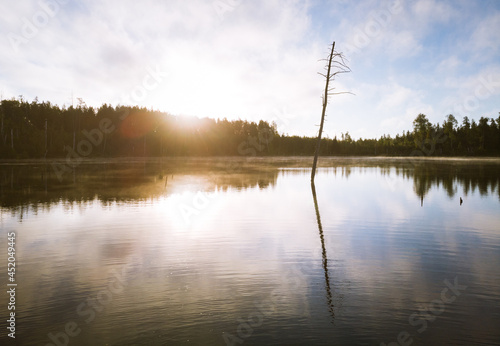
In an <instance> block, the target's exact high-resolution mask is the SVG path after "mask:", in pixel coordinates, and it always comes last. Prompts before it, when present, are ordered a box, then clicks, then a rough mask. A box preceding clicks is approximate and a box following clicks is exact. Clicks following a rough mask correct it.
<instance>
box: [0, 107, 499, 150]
mask: <svg viewBox="0 0 500 346" xmlns="http://www.w3.org/2000/svg"><path fill="white" fill-rule="evenodd" d="M315 147H316V138H315V137H300V136H289V135H285V134H280V133H278V131H277V126H276V124H275V123H271V124H270V123H269V122H266V121H263V120H261V121H259V122H258V123H256V122H248V121H245V120H233V121H229V120H227V119H222V120H221V119H218V120H215V119H209V118H203V119H198V118H195V117H193V118H191V119H189V120H188V121H187V120H186V119H185V117H176V116H173V115H170V114H168V113H164V112H160V111H155V110H148V109H146V108H139V107H125V106H117V107H112V106H110V105H107V104H104V105H102V106H101V107H99V108H98V109H96V108H93V107H88V106H86V105H85V103H83V102H80V104H79V105H78V106H77V107H73V106H71V107H68V108H66V107H64V108H61V107H59V106H57V105H53V104H51V103H50V102H38V100H37V99H35V100H34V101H33V102H31V103H29V102H27V101H24V100H22V98H21V99H20V100H15V99H13V100H3V101H2V102H1V106H0V158H2V159H23V158H32V159H38V158H63V157H64V158H74V159H80V158H87V157H92V158H94V157H172V156H241V155H243V156H270V155H313V154H314V151H315ZM416 150H417V151H418V152H419V154H418V155H420V156H422V155H425V156H499V155H500V116H499V117H498V118H496V119H493V118H487V117H481V118H480V119H479V121H478V122H476V121H475V120H470V119H469V118H468V117H464V118H463V120H462V122H461V124H459V123H458V121H457V120H456V118H455V117H454V116H453V115H451V114H450V115H448V116H446V118H445V120H444V121H443V123H442V124H431V123H430V122H429V120H428V119H427V117H426V116H425V115H424V114H419V115H418V116H417V117H416V118H415V120H414V122H413V129H412V131H410V130H408V131H406V132H404V133H402V134H399V135H396V136H395V137H391V136H389V135H384V136H382V137H380V138H378V139H358V140H353V139H352V138H351V136H350V135H349V132H346V133H342V135H341V138H337V137H335V138H333V139H332V138H323V139H321V151H320V155H323V156H325V155H338V156H347V155H370V156H372V155H387V156H406V155H415V154H414V153H415V151H416Z"/></svg>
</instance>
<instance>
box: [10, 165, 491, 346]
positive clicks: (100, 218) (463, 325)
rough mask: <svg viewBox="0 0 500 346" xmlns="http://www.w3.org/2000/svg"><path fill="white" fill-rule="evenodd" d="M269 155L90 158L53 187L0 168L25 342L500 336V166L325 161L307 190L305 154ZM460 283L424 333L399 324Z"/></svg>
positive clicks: (34, 175)
mask: <svg viewBox="0 0 500 346" xmlns="http://www.w3.org/2000/svg"><path fill="white" fill-rule="evenodd" d="M280 160H281V159H277V158H273V159H268V160H259V161H257V162H252V161H246V160H235V161H231V160H228V159H225V160H213V161H210V160H192V161H190V162H183V161H182V160H180V159H179V160H173V161H168V160H167V161H165V162H163V163H162V162H160V161H159V162H152V161H147V162H129V163H120V162H107V163H103V162H96V163H93V164H88V165H87V164H82V165H80V166H78V167H77V169H76V171H75V172H74V174H73V173H71V174H68V175H67V176H64V180H63V182H59V181H58V180H54V177H52V178H50V179H49V178H48V177H49V176H50V174H48V173H47V174H44V177H43V178H41V177H40V174H39V172H40V169H41V166H39V165H38V166H36V167H37V168H33V167H28V166H27V165H10V166H6V165H4V166H2V168H1V176H0V177H1V179H2V180H1V182H2V189H3V190H2V200H1V203H2V208H1V210H2V213H0V228H1V231H2V232H1V233H2V234H3V235H5V233H6V232H9V231H11V230H15V231H16V232H17V233H18V238H19V242H18V251H19V254H20V257H19V261H20V262H19V263H20V268H21V269H20V270H19V282H20V283H22V285H23V286H22V287H23V290H22V291H20V293H19V296H18V298H19V300H18V304H19V311H20V313H19V325H20V326H28V327H26V328H25V329H23V330H20V334H19V340H22V341H23V342H24V344H43V345H45V344H47V343H49V342H51V340H50V339H49V337H48V334H49V333H54V335H55V334H56V333H61V332H62V331H64V326H65V324H66V323H67V322H69V321H74V322H75V323H78V326H79V327H80V328H81V329H82V331H81V334H79V336H78V337H75V338H71V340H70V342H69V344H70V345H89V344H106V343H107V344H110V345H165V344H167V345H168V344H174V345H177V344H188V343H190V344H224V339H223V337H222V335H223V334H224V333H231V334H232V335H234V336H237V337H238V338H240V339H241V340H242V341H243V342H244V344H249V345H251V344H283V345H289V344H340V345H349V344H380V343H381V342H385V343H386V344H389V342H391V341H394V340H396V339H397V337H398V334H399V333H400V332H401V331H408V332H409V333H410V334H411V337H412V338H413V339H414V343H413V344H431V345H432V344H459V341H460V340H462V339H464V338H465V340H466V342H468V344H474V342H476V343H480V342H482V343H483V344H493V343H494V341H496V340H498V339H499V338H500V335H499V334H498V331H497V328H496V326H497V325H498V323H500V319H499V316H500V314H499V311H498V307H499V306H500V296H499V294H498V292H499V287H500V275H499V274H498V267H499V266H500V234H499V233H498V225H499V224H500V219H499V215H500V209H499V208H500V203H498V199H497V196H496V195H492V193H493V192H496V190H495V189H498V185H495V183H494V182H495V181H496V180H495V179H494V175H495V174H497V173H498V166H496V165H494V164H488V163H486V164H485V165H484V167H483V168H480V167H479V166H481V165H475V166H474V165H472V166H471V165H470V164H469V163H465V162H463V163H461V164H456V163H453V162H450V163H449V164H441V163H439V162H437V163H435V166H436V167H434V168H432V167H420V166H418V165H412V166H409V165H407V164H405V163H403V162H399V161H397V160H396V161H394V162H393V160H370V159H367V160H364V161H363V160H358V159H356V160H348V159H335V160H334V159H328V160H322V161H320V168H319V170H318V174H317V176H316V185H315V186H310V181H309V177H310V169H309V168H307V167H308V165H309V164H310V160H309V159H304V160H302V159H294V160H291V161H288V162H283V161H281V162H280ZM234 162H235V163H236V166H235V165H233V163H234ZM429 164H430V165H432V162H430V163H429ZM162 165H163V166H162ZM239 165H241V166H242V167H244V168H243V169H239V168H238V167H239ZM469 166H470V175H469V177H470V179H469V180H470V186H471V187H470V193H469V194H468V195H466V194H465V193H464V191H465V189H466V187H465V181H467V180H464V177H467V176H468V175H467V173H466V171H467V170H468V169H469V168H468V167H469ZM481 170H482V172H481ZM474 171H476V172H477V177H476V176H474V174H473V172H474ZM419 174H420V175H422V176H424V177H423V178H422V177H420V178H419V177H418V175H419ZM425 175H427V177H425ZM450 179H451V181H452V182H453V184H455V186H454V187H453V189H454V191H455V192H454V193H455V195H454V196H456V199H455V200H453V199H450V196H449V194H448V188H445V187H444V186H445V184H444V181H448V180H450ZM480 180H485V181H487V183H486V184H484V183H482V182H480ZM45 182H46V184H45ZM420 182H424V183H422V184H420ZM417 183H418V184H420V185H418V186H423V188H418V189H416V188H415V187H416V184H417ZM474 184H476V188H475V190H473V189H472V186H473V185H474ZM481 184H482V185H483V187H484V185H486V190H484V189H483V188H479V185H481ZM45 186H46V187H47V188H45ZM429 186H430V188H429ZM481 191H483V192H481ZM485 191H486V192H485ZM198 192H200V194H198ZM417 192H419V193H422V192H423V193H424V194H425V204H424V207H423V208H420V207H419V206H418V205H419V204H420V199H421V195H419V194H418V193H417ZM484 193H486V194H484ZM311 194H312V196H313V204H314V209H315V213H313V212H312V205H311ZM459 195H460V196H463V198H464V204H463V206H462V207H460V205H459V201H458V196H459ZM416 196H417V197H416ZM204 201H208V203H204ZM183 204H186V205H187V207H189V208H191V209H189V210H191V211H193V213H191V214H189V217H190V218H191V219H190V221H191V222H190V223H187V222H186V219H185V218H183V217H182V213H181V212H180V209H179V206H182V205H183ZM34 206H37V207H34ZM320 206H321V215H320ZM20 215H24V216H23V218H22V220H21V219H20ZM20 221H21V222H20ZM316 227H317V228H318V233H316V231H313V232H311V230H315V229H316ZM318 235H319V241H318ZM5 239H6V237H4V236H2V238H1V239H0V245H2V246H4V245H5V246H4V248H5V247H6V244H5V243H1V242H5ZM0 272H6V265H5V261H4V262H3V263H0ZM456 276H458V281H459V282H460V284H463V285H467V286H468V288H467V290H466V291H465V292H464V293H463V294H462V295H461V296H460V297H459V298H457V299H456V301H455V302H453V304H450V305H446V311H445V312H443V313H442V314H441V315H439V316H437V317H436V319H435V321H432V323H429V326H428V328H427V329H426V330H425V332H424V333H419V332H418V331H417V329H416V328H415V326H412V325H410V324H409V323H408V318H409V316H410V315H411V314H413V313H415V312H418V311H419V309H423V308H425V307H426V306H428V304H429V303H430V302H432V301H433V300H435V299H437V298H439V297H440V296H439V293H440V292H441V291H442V289H443V287H445V284H444V280H445V279H448V280H451V281H453V280H454V278H455V277H456ZM116 280H119V283H121V285H120V286H116V285H117V284H116V282H117V281H116ZM110 287H111V289H110ZM119 288H123V289H119ZM108 291H109V292H111V293H112V295H111V296H110V295H109V293H107V292H108ZM108 298H110V299H108ZM89 299H90V300H89ZM6 304H7V302H6V295H0V305H2V306H6ZM81 304H84V305H81ZM79 306H81V308H80V310H78V307H79ZM94 306H95V307H94ZM79 311H80V314H79V313H78V312H79ZM92 311H93V312H94V313H95V318H94V319H91V316H93V315H92ZM259 314H262V315H263V316H261V315H259ZM250 316H252V318H250ZM256 316H260V317H261V318H259V317H256ZM87 320H89V322H88V323H87ZM249 321H250V322H249ZM252 321H253V322H252ZM333 322H334V325H332V323H333ZM246 323H251V324H252V325H251V327H252V330H251V332H250V330H249V329H248V330H245V331H244V332H243V334H242V335H243V336H245V337H243V336H242V335H240V334H238V332H239V330H238V328H240V327H242V326H245V327H247V325H246ZM240 332H241V328H240ZM52 343H53V344H54V342H52ZM61 343H63V342H62V339H61Z"/></svg>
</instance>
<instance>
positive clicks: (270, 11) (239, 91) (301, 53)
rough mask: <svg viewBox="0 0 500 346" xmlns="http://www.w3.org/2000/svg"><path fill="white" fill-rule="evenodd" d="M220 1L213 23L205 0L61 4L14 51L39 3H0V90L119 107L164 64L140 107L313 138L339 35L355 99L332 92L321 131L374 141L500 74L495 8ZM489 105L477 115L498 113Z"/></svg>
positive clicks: (424, 2)
mask: <svg viewBox="0 0 500 346" xmlns="http://www.w3.org/2000/svg"><path fill="white" fill-rule="evenodd" d="M47 1H48V0H47ZM52 1H56V0H52ZM220 1H221V2H222V3H225V4H229V5H228V6H229V7H226V9H228V10H227V11H226V12H224V13H223V14H222V16H221V13H220V11H219V12H218V11H217V8H216V7H214V3H215V2H212V1H202V0H197V1H189V2H186V1H181V0H169V1H165V2H157V1H153V0H147V1H143V2H133V1H106V2H100V1H97V0H92V1H85V2H67V3H66V4H64V5H60V8H59V10H58V12H57V13H56V14H55V15H54V16H50V18H49V21H48V22H47V23H46V25H44V26H43V27H40V28H38V29H37V33H36V35H34V37H32V38H30V39H28V40H27V42H24V43H22V44H21V45H20V46H19V51H18V52H17V53H16V52H15V51H14V50H13V49H12V47H11V44H10V42H9V40H8V37H7V34H8V33H10V32H12V33H17V34H22V32H21V31H22V25H23V18H27V20H32V19H33V16H34V15H36V14H37V13H38V12H39V11H41V8H40V5H39V3H38V2H37V1H35V0H32V1H23V2H14V3H12V4H9V6H6V5H5V4H0V21H1V23H2V26H1V27H0V38H1V40H2V41H1V44H2V49H0V90H1V91H2V93H3V95H4V97H17V96H18V95H19V94H23V95H24V96H25V97H26V98H28V99H33V98H34V97H35V96H38V97H39V99H40V100H50V101H51V102H55V103H58V104H60V105H62V104H66V105H67V104H69V103H70V102H71V93H72V92H73V93H74V96H75V98H76V97H82V98H83V99H84V100H85V101H86V102H87V104H89V105H94V106H100V105H101V104H102V103H113V104H117V103H123V102H124V101H123V99H122V95H128V96H129V95H130V94H131V92H133V91H134V90H135V89H136V88H137V87H140V86H141V83H143V81H144V78H145V76H146V75H147V74H148V69H151V68H153V69H154V68H155V67H156V66H159V68H160V69H161V70H162V71H168V77H164V78H162V81H161V83H159V84H158V86H157V87H156V88H152V90H150V91H148V93H147V95H145V96H146V97H145V98H144V99H142V100H135V102H136V103H138V104H139V105H144V106H147V107H153V108H159V109H161V110H164V111H167V112H171V113H174V114H190V115H197V116H201V117H203V116H210V117H228V118H230V119H235V118H244V119H248V120H254V121H256V120H260V119H265V120H269V121H272V120H275V121H276V120H277V122H278V125H279V129H280V131H286V132H288V133H290V134H301V135H314V134H315V133H316V131H317V127H315V126H314V125H315V124H317V123H318V122H319V116H320V112H321V94H322V92H323V87H324V81H323V79H322V78H321V77H320V76H318V75H317V72H320V71H322V67H323V63H322V62H318V60H319V59H321V58H324V57H325V56H326V54H327V48H328V45H329V44H330V43H331V40H332V39H335V40H336V42H337V49H338V50H340V51H343V52H344V53H346V54H347V58H348V59H349V60H350V62H349V64H350V65H351V68H352V69H353V73H351V74H348V75H340V76H339V78H338V79H337V80H336V81H335V82H334V86H336V87H337V91H352V92H354V93H355V94H356V96H350V95H339V96H335V97H334V98H332V100H331V103H330V105H329V108H328V110H327V112H328V114H329V116H328V118H327V120H328V122H327V124H326V131H327V134H328V135H329V136H330V137H333V136H334V135H335V134H337V135H340V132H344V133H345V132H346V131H349V132H350V133H351V134H352V135H353V137H356V136H357V135H359V136H361V135H363V136H365V137H372V136H380V135H382V134H383V133H388V132H389V133H392V134H393V135H394V134H395V133H396V132H397V133H400V132H401V131H402V130H406V129H411V121H412V120H413V118H414V117H415V116H416V115H417V114H418V113H421V112H423V113H425V112H429V113H435V114H436V115H435V116H436V117H441V113H443V112H444V109H446V108H447V107H448V106H449V105H450V104H453V102H455V101H451V100H456V99H459V98H460V97H462V96H463V95H466V94H467V93H468V92H469V93H470V92H471V90H472V92H473V91H474V87H475V84H474V83H475V82H474V81H475V80H476V79H477V78H478V76H479V75H480V74H481V73H483V74H484V73H494V71H496V70H497V69H498V68H499V66H500V63H499V57H498V54H499V52H498V47H499V46H500V41H499V40H500V39H499V34H498V30H494V28H497V27H499V25H500V23H499V22H500V9H498V8H497V9H495V8H493V9H491V8H490V9H489V10H488V13H487V15H484V14H483V13H482V12H481V11H482V9H481V6H479V5H477V4H469V3H468V4H463V3H454V2H449V1H439V2H438V1H431V0H421V1H418V2H412V3H409V2H404V1H401V2H400V4H401V6H399V7H398V8H397V10H393V6H392V5H393V4H394V1H386V2H382V3H378V2H374V1H362V2H359V3H355V4H353V3H350V2H344V1H342V2H316V1H241V2H237V1H234V2H233V1H226V0H220ZM391 11H392V12H391ZM387 14H389V15H387ZM462 23H463V24H465V26H466V27H465V28H463V25H462ZM468 28H473V29H471V30H468ZM442 30H444V31H442ZM363 35H366V37H367V38H368V39H367V40H365V42H364V43H363V42H362V39H363V37H362V36H363ZM360 40H361V41H360ZM360 42H361V43H360ZM353 44H358V46H356V47H355V48H357V49H356V50H352V49H351V50H349V49H348V48H349V45H351V46H352V45H353ZM467 46H468V47H467ZM471 51H472V52H471ZM488 71H493V72H488ZM436 73H437V75H436ZM495 100H496V98H494V97H491V98H489V99H488V100H486V101H487V102H486V101H485V105H484V108H481V109H488V110H491V109H494V108H495V107H497V108H498V106H499V104H498V101H495ZM132 101H134V100H132ZM277 114H278V115H277ZM280 117H281V118H284V120H283V119H280ZM280 121H281V124H280Z"/></svg>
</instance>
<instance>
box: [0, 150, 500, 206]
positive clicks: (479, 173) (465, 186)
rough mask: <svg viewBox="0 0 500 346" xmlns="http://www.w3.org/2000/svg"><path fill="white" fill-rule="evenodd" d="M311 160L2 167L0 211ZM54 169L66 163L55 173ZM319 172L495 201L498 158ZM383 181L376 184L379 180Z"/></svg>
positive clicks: (179, 186) (222, 184)
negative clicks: (373, 172) (375, 173)
mask: <svg viewBox="0 0 500 346" xmlns="http://www.w3.org/2000/svg"><path fill="white" fill-rule="evenodd" d="M311 162H312V160H311V158H309V157H306V158H283V157H276V158H260V157H232V158H189V159H187V158H171V159H135V160H132V159H128V160H125V161H124V160H120V159H111V160H95V161H86V162H82V163H80V164H79V163H78V162H73V163H72V167H71V169H68V167H70V165H69V164H68V163H67V162H65V161H59V162H57V161H56V162H54V161H43V160H42V161H38V162H35V163H34V162H31V163H14V164H0V207H3V208H17V207H23V206H28V205H29V206H31V207H34V208H35V210H36V209H37V208H38V207H39V206H44V207H45V206H50V205H51V204H54V203H59V202H60V201H63V202H71V203H73V202H75V203H80V202H85V201H91V200H95V199H98V200H99V201H101V203H103V204H104V205H106V204H108V203H111V202H117V201H118V202H119V201H133V200H146V199H151V198H156V197H159V196H165V195H168V194H171V193H176V192H183V191H213V190H214V189H217V190H221V191H224V190H226V189H228V188H237V189H240V188H243V189H244V188H252V187H258V188H262V189H264V188H267V187H269V186H272V185H274V184H275V183H276V181H277V177H278V174H279V172H280V169H282V168H288V169H287V170H285V171H284V173H283V174H306V175H308V174H309V173H310V165H311ZM54 163H59V164H64V165H65V167H66V168H65V170H64V171H58V170H57V169H55V168H54V167H57V166H55V165H54ZM319 167H320V171H321V172H323V173H326V174H334V175H336V176H341V177H343V178H345V179H349V177H350V175H351V174H352V173H353V172H363V171H364V170H368V169H370V168H378V169H379V170H380V173H381V174H382V176H384V177H386V181H385V182H389V183H391V182H392V181H394V182H395V181H396V180H397V179H401V178H402V179H407V180H410V179H411V180H412V181H413V190H414V192H415V194H416V195H417V196H418V197H419V198H420V199H421V200H422V201H423V199H424V198H425V196H426V195H427V194H428V192H429V191H430V190H431V189H432V188H436V187H437V188H443V189H445V190H446V192H447V194H448V196H449V197H450V198H451V197H455V196H456V195H457V194H458V193H460V196H463V197H465V196H467V195H468V194H470V193H473V192H475V191H478V192H479V193H480V194H481V195H487V194H496V195H498V197H499V198H500V181H499V180H500V161H499V160H472V161H470V160H450V159H443V160H438V159H431V160H428V159H420V158H385V159H384V158H333V157H327V158H320V161H319ZM393 179H394V180H393ZM381 183H382V182H381ZM462 194H463V195H462Z"/></svg>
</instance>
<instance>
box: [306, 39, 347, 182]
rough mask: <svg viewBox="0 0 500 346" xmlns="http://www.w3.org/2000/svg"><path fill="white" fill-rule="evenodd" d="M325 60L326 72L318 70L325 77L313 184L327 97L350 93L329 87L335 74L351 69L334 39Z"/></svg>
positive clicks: (312, 174) (312, 175) (312, 173)
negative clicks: (337, 49) (336, 48)
mask: <svg viewBox="0 0 500 346" xmlns="http://www.w3.org/2000/svg"><path fill="white" fill-rule="evenodd" d="M323 60H324V61H326V62H327V64H326V66H325V70H326V74H324V73H320V72H318V74H319V75H321V76H323V77H325V79H326V84H325V92H324V94H323V110H322V112H321V123H320V125H319V133H318V141H317V143H316V150H315V152H314V161H313V167H312V172H311V184H314V176H315V175H316V165H317V163H318V156H319V148H320V144H321V134H322V133H323V125H324V123H325V114H326V105H327V104H328V97H329V96H331V95H338V94H351V93H350V92H333V90H334V89H335V88H332V87H330V82H331V81H333V80H334V79H335V76H336V75H338V74H340V73H347V72H350V71H351V69H350V68H349V67H348V66H347V64H346V62H345V57H344V55H343V54H342V53H339V52H336V51H335V41H333V43H332V48H331V51H330V54H329V55H328V57H327V58H326V59H323Z"/></svg>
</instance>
